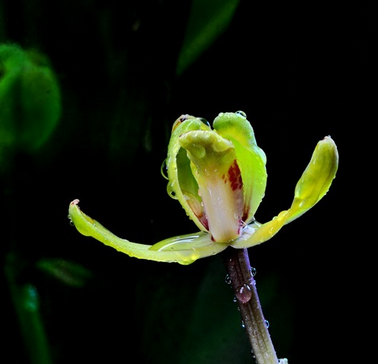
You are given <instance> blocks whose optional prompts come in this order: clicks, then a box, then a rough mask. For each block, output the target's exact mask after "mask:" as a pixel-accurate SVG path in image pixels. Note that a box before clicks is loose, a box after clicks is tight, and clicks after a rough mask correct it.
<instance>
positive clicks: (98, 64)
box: [0, 0, 376, 364]
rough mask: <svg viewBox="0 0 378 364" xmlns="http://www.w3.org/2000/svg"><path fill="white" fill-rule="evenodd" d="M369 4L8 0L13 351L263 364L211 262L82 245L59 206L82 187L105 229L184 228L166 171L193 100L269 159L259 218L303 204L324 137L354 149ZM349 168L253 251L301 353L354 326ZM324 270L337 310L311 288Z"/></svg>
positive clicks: (31, 355) (0, 119)
mask: <svg viewBox="0 0 378 364" xmlns="http://www.w3.org/2000/svg"><path fill="white" fill-rule="evenodd" d="M372 10H374V11H372ZM375 10H376V9H375V8H374V9H370V8H368V7H363V6H360V7H359V8H357V9H356V8H355V7H353V8H352V7H349V8H348V7H347V6H345V5H343V7H342V8H340V7H337V6H334V7H333V6H330V5H328V6H327V9H326V10H325V9H324V8H323V7H321V6H320V5H319V7H313V5H302V7H301V9H298V8H297V7H295V6H294V5H288V4H280V5H277V6H273V5H269V4H263V3H259V4H257V3H254V2H251V1H247V0H244V1H243V0H240V1H236V0H224V1H215V0H212V1H207V2H202V1H200V0H193V1H189V0H183V1H179V2H178V1H174V0H138V1H137V0H136V1H128V2H126V3H123V2H117V1H112V0H111V1H102V0H87V1H80V2H74V1H61V0H58V1H54V2H49V1H44V0H28V1H19V0H15V1H7V0H0V44H2V45H1V48H0V106H1V108H0V163H1V165H0V173H1V174H0V186H1V190H0V191H1V200H0V221H1V231H2V235H1V254H2V263H3V267H4V274H3V275H2V290H1V291H2V292H3V299H2V309H1V322H2V325H1V330H2V337H3V339H2V340H3V350H2V354H1V355H2V356H4V358H7V359H6V362H7V363H17V364H19V363H40V364H44V363H54V364H55V363H67V362H69V363H83V362H91V361H93V360H97V361H103V362H106V363H118V362H121V361H126V360H128V357H129V356H130V355H131V356H132V359H130V360H133V361H137V362H138V363H149V364H154V363H165V364H169V363H172V364H173V363H180V364H192V363H196V364H201V363H206V364H211V363H217V364H225V363H232V364H238V363H249V362H253V359H252V356H251V353H250V352H249V345H248V342H247V339H246V337H245V333H244V331H243V329H242V324H241V322H240V317H239V313H238V312H237V309H236V305H235V304H234V302H233V297H232V292H231V290H230V288H229V286H228V285H227V284H226V283H225V281H224V277H225V269H224V266H223V264H222V262H221V260H220V259H219V258H218V257H213V258H210V259H204V260H201V261H198V262H196V263H195V264H193V265H191V266H188V267H182V266H178V265H170V264H157V263H152V262H144V261H139V260H136V259H130V258H128V257H125V256H124V255H122V254H119V253H117V252H115V251H113V250H112V249H108V248H106V247H104V246H102V244H98V243H96V242H94V241H92V240H89V239H87V240H85V239H84V240H83V238H82V237H81V236H80V235H79V234H77V233H76V232H75V231H74V230H73V229H72V228H71V227H70V225H69V222H68V220H67V218H66V216H67V205H68V203H69V202H70V201H71V200H72V199H73V198H76V197H79V198H80V199H81V200H82V201H83V202H84V204H85V205H83V206H82V208H83V209H84V210H86V211H91V213H92V214H93V215H94V216H96V217H97V219H98V220H99V221H101V222H103V223H104V225H105V226H107V227H108V228H109V229H110V230H112V231H113V232H115V233H116V234H117V235H119V236H127V237H128V238H129V239H130V240H134V241H138V242H146V243H153V242H155V241H158V240H161V239H163V238H165V237H170V236H173V235H178V234H182V233H183V230H185V229H186V230H187V232H188V233H190V232H192V231H193V224H191V222H190V221H187V219H186V217H185V216H184V215H185V213H184V211H183V210H182V209H181V207H180V206H179V205H178V204H176V203H175V201H172V200H171V199H170V198H169V197H168V195H167V194H166V192H165V191H166V181H165V180H164V179H163V178H162V177H161V175H160V166H161V163H162V161H163V160H164V159H165V157H166V148H167V143H168V140H169V135H170V129H171V126H172V123H173V121H174V120H175V119H176V118H177V117H178V116H179V115H181V114H183V113H189V114H192V115H196V116H203V117H204V118H208V119H209V120H212V119H213V118H214V117H215V116H216V115H217V114H218V113H219V112H221V111H236V110H243V111H244V112H246V113H247V115H248V118H249V120H251V121H252V124H253V127H254V129H255V133H256V137H257V138H258V143H259V145H260V146H261V147H262V148H263V149H264V151H265V152H266V154H267V158H268V170H269V177H268V187H267V195H266V198H265V199H264V200H263V202H262V204H261V206H260V208H259V215H258V216H257V219H258V220H259V221H262V222H264V221H266V220H268V219H270V218H271V216H272V215H271V214H272V207H273V206H274V209H277V212H278V211H281V210H282V209H284V208H286V207H287V206H288V205H289V203H290V202H291V201H289V199H290V196H292V194H291V192H292V191H293V190H294V186H295V183H296V181H297V180H298V177H299V176H300V174H301V173H302V171H303V168H304V167H305V166H306V164H307V161H308V159H309V157H310V156H311V153H312V150H313V148H314V145H315V144H316V142H317V141H318V140H319V139H321V138H323V137H324V135H327V134H330V135H331V136H332V138H333V139H334V140H335V141H336V143H337V145H338V148H339V151H340V154H342V153H343V149H344V150H345V148H346V145H347V144H348V141H347V138H346V137H345V134H344V131H345V125H347V124H346V123H347V121H348V120H349V121H351V120H353V121H354V120H360V119H361V116H362V115H361V104H360V102H361V100H362V96H361V95H358V94H357V93H356V90H361V89H362V88H361V84H362V82H363V81H364V79H365V78H366V76H367V74H368V71H367V69H369V66H370V63H369V62H370V58H369V57H370V53H371V44H374V42H375V40H376V38H375V36H374V32H373V30H374V29H375V25H374V24H375V23H374V21H375V20H376V11H375ZM9 49H10V50H11V51H12V52H11V54H12V56H13V57H16V60H17V62H16V61H12V62H11V63H9V58H8V55H9ZM20 64H22V66H19V65H20ZM9 65H11V66H9ZM15 65H17V67H16V66H15ZM12 70H13V71H15V72H16V70H18V71H17V72H19V73H17V72H16V73H15V74H14V75H15V76H14V77H15V78H14V79H13V80H17V86H15V85H16V83H12V82H13V81H12V82H11V80H12V79H11V76H10V72H11V71H12ZM44 77H46V78H44ZM25 80H27V81H31V82H30V83H28V82H26V81H25ZM14 82H16V81H14ZM24 82H26V83H24ZM46 85H48V89H49V90H50V91H48V92H47V89H46V87H47V86H46ZM34 88H35V89H34ZM40 95H45V98H46V99H45V100H46V101H47V103H45V102H44V100H43V98H42V99H40V98H39V96H40ZM35 98H38V100H39V101H41V105H43V106H41V107H40V108H39V107H38V108H37V106H38V102H39V101H38V102H34V100H35ZM370 98H371V96H370ZM49 100H50V101H49ZM369 100H370V99H369V97H368V98H367V99H366V98H365V97H364V98H363V103H366V102H369ZM10 105H11V106H10ZM8 107H9V108H10V109H7V108H8ZM29 107H31V108H32V109H33V108H37V109H33V110H31V109H29ZM44 108H48V110H50V111H49V112H47V111H46V110H45V111H46V112H45V111H43V110H44ZM35 110H39V111H38V112H40V113H41V114H43V115H44V116H43V117H37V118H36V117H35V113H34V112H35ZM41 110H42V111H41ZM51 110H52V111H51ZM362 119H363V118H362ZM359 127H362V124H360V125H359ZM298 150H301V151H303V154H300V155H299V154H298V152H297V151H298ZM306 151H307V153H306ZM345 160H346V159H345ZM343 170H347V169H345V168H341V169H340V172H339V174H338V178H337V179H336V180H335V182H334V186H333V188H332V193H331V194H329V195H328V196H327V198H326V199H324V201H322V203H321V204H320V205H319V206H317V207H316V208H315V209H314V210H313V211H312V212H311V213H309V214H307V215H306V217H305V218H303V219H301V221H300V223H297V224H296V225H295V226H294V225H293V226H287V227H286V228H285V230H284V231H282V233H280V235H279V236H277V237H276V238H274V240H272V241H271V242H270V243H268V244H263V245H262V246H260V247H256V248H254V249H251V250H250V260H251V264H252V265H254V267H255V268H256V271H257V275H256V280H257V284H258V290H259V294H260V299H261V301H262V305H263V307H264V314H265V316H266V318H267V319H268V320H269V322H270V332H271V335H272V338H273V341H274V343H275V348H276V350H277V352H278V354H279V356H280V357H288V358H290V361H289V362H290V364H295V363H301V362H304V361H305V362H306V363H311V362H314V363H315V362H317V360H316V359H315V356H314V359H312V357H311V358H309V357H308V355H309V353H316V352H317V350H318V345H319V338H321V341H322V343H323V345H325V347H327V346H328V345H329V347H332V349H333V351H331V352H330V354H329V362H332V358H333V355H334V358H338V356H337V355H336V353H337V350H335V342H334V332H333V330H324V326H323V325H322V324H321V323H322V322H329V323H331V322H332V326H333V327H335V326H337V327H338V329H340V331H342V329H343V327H344V320H343V316H342V315H341V314H340V313H339V310H338V309H339V306H340V297H343V296H344V292H345V286H343V284H342V283H341V282H343V278H344V277H343V275H342V272H343V271H344V269H345V268H343V267H340V264H341V263H340V262H343V261H345V259H343V254H345V249H343V244H342V242H340V240H339V239H338V230H337V229H335V228H334V227H335V221H336V222H337V220H335V219H337V215H338V214H339V212H340V211H346V210H347V207H344V208H343V207H342V204H343V203H346V201H347V198H345V196H344V197H343V196H342V193H343V192H342V191H343V190H344V188H343V185H342V183H343V182H342V181H343V175H344V174H343V173H344V172H343ZM145 181H148V184H149V185H148V187H147V188H146V186H145ZM345 190H346V188H345ZM284 192H285V193H284ZM284 196H287V197H284ZM285 198H288V200H285ZM124 214H126V216H125V215H124ZM126 221H128V222H129V221H132V223H131V224H130V223H126ZM298 225H300V226H298ZM336 225H337V224H336ZM319 243H320V244H319ZM328 246H332V247H333V249H332V250H329V249H328V248H327V247H328ZM318 247H319V248H318ZM319 285H322V292H323V294H324V297H327V299H326V301H327V305H319V300H323V298H322V297H319V296H318V295H317V294H314V287H318V286H319ZM325 306H326V307H325ZM136 358H137V359H136ZM311 360H313V361H311Z"/></svg>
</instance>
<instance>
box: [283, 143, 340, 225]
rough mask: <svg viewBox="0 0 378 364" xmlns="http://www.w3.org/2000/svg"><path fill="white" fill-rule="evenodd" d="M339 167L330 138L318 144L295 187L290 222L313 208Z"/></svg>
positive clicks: (337, 156) (326, 190) (329, 185)
mask: <svg viewBox="0 0 378 364" xmlns="http://www.w3.org/2000/svg"><path fill="white" fill-rule="evenodd" d="M338 166H339V154H338V151H337V147H336V144H335V142H334V141H333V140H332V138H331V137H329V136H328V137H325V138H324V139H323V140H321V141H320V142H318V144H317V146H316V148H315V150H314V153H313V155H312V158H311V161H310V163H309V164H308V166H307V168H306V170H305V171H304V172H303V175H302V177H301V178H300V180H299V181H298V183H297V185H296V187H295V193H294V201H293V203H292V205H291V207H290V209H289V213H288V217H287V219H288V221H287V222H291V221H293V220H294V219H296V218H298V217H299V216H301V215H303V214H304V213H305V212H306V211H307V210H309V209H310V208H311V207H312V206H314V205H315V204H316V203H317V202H318V201H319V200H320V199H321V198H322V197H323V196H324V195H325V194H326V193H327V192H328V190H329V188H330V187H331V183H332V181H333V179H334V178H335V177H336V172H337V169H338Z"/></svg>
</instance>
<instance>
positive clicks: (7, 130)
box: [0, 44, 61, 163]
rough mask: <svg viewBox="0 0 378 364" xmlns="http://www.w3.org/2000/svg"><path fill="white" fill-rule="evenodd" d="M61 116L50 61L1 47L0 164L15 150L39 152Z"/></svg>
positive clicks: (9, 46)
mask: <svg viewBox="0 0 378 364" xmlns="http://www.w3.org/2000/svg"><path fill="white" fill-rule="evenodd" d="M60 113H61V99H60V90H59V85H58V82H57V79H56V77H55V74H54V72H53V70H52V68H51V66H50V62H49V60H48V59H47V57H46V56H45V55H43V54H41V53H39V52H37V51H36V50H23V49H22V48H21V47H19V46H18V45H16V44H1V45H0V163H4V162H6V160H7V156H8V155H7V154H8V153H11V152H13V151H14V150H18V149H19V150H22V151H25V152H27V153H31V152H34V151H37V150H38V149H39V148H40V147H41V146H42V145H43V144H44V143H45V142H46V141H47V139H48V138H49V137H50V135H51V133H52V132H53V130H54V129H55V127H56V125H57V123H58V121H59V117H60Z"/></svg>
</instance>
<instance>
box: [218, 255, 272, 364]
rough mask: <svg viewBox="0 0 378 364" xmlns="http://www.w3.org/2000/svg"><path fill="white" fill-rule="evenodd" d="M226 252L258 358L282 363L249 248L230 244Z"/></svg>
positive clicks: (261, 363)
mask: <svg viewBox="0 0 378 364" xmlns="http://www.w3.org/2000/svg"><path fill="white" fill-rule="evenodd" d="M222 254H223V258H224V262H225V264H226V267H227V272H228V276H229V278H230V281H231V286H232V289H233V291H234V293H235V297H236V298H237V303H238V307H239V310H240V314H241V317H242V321H243V326H244V327H245V330H246V333H247V336H248V339H249V342H250V344H251V347H252V351H253V355H254V357H255V359H256V362H257V363H258V364H277V363H279V360H278V359H277V356H276V352H275V350H274V346H273V343H272V340H271V338H270V335H269V331H268V327H267V324H266V322H267V321H266V320H265V318H264V315H263V312H262V308H261V305H260V300H259V296H258V294H257V289H256V281H255V279H254V278H253V273H252V268H251V264H250V262H249V256H248V250H247V249H233V248H228V249H226V250H225V251H224V252H223V253H222Z"/></svg>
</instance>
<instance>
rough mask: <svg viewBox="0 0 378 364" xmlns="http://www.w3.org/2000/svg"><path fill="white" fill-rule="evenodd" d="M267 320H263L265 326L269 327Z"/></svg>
mask: <svg viewBox="0 0 378 364" xmlns="http://www.w3.org/2000/svg"><path fill="white" fill-rule="evenodd" d="M269 325H270V324H269V321H268V320H265V326H266V328H269Z"/></svg>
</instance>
